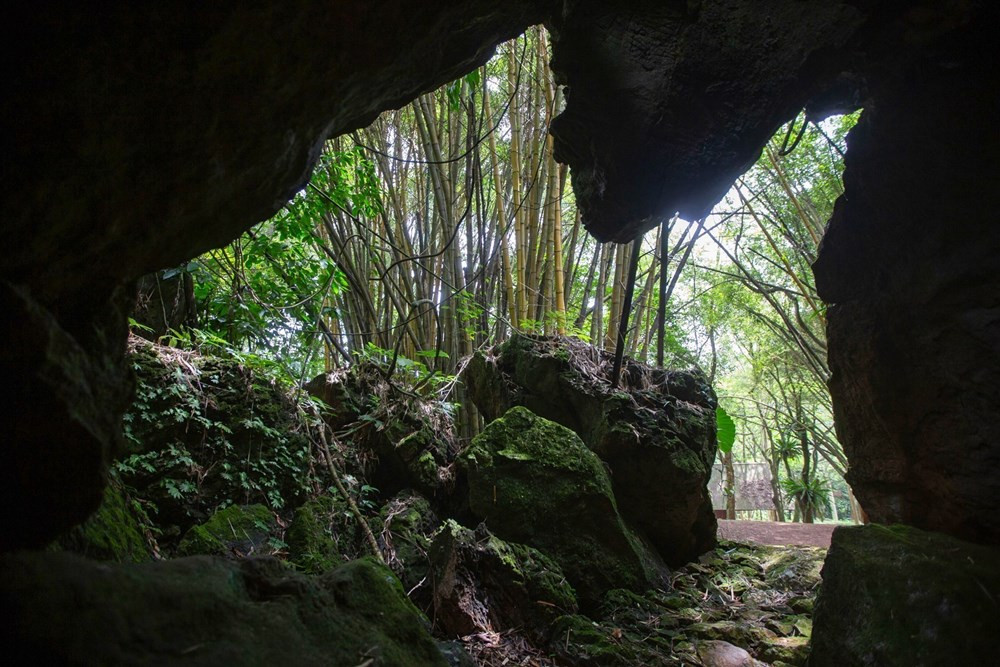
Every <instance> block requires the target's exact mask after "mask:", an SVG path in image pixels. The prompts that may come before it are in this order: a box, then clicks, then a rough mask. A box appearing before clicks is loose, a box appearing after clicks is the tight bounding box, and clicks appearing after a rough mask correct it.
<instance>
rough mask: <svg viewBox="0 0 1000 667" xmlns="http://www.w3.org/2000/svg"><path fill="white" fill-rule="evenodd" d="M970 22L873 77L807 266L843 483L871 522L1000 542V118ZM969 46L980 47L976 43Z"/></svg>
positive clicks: (988, 53)
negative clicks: (819, 316) (820, 315)
mask: <svg viewBox="0 0 1000 667" xmlns="http://www.w3.org/2000/svg"><path fill="white" fill-rule="evenodd" d="M987 40H989V37H987V36H986V35H985V34H983V33H979V32H977V30H976V28H974V27H970V28H968V29H967V31H966V32H965V33H964V34H961V35H956V36H955V37H954V38H953V39H948V40H944V42H943V43H938V45H937V46H936V48H935V49H933V50H930V53H928V54H926V55H925V56H924V58H923V59H921V61H920V62H919V65H918V66H915V67H911V68H909V69H906V70H904V71H903V72H901V73H899V74H897V75H894V76H891V77H885V78H881V79H878V80H877V81H876V82H874V84H873V85H874V86H875V87H874V88H873V90H872V96H873V99H872V101H871V103H870V104H869V105H867V106H866V108H865V111H864V113H863V114H862V117H861V120H860V122H859V123H858V125H857V126H856V127H855V128H854V130H852V132H851V134H850V135H849V136H848V151H847V158H846V167H847V168H846V172H845V174H844V183H845V188H846V192H847V194H846V195H845V196H844V197H841V198H840V200H838V202H837V205H836V208H835V211H834V214H833V218H832V219H831V221H830V224H829V228H828V230H827V233H826V236H825V237H824V240H823V244H822V247H821V249H820V253H819V259H818V261H817V262H816V265H815V266H814V270H815V274H816V284H817V288H818V289H819V293H820V296H822V298H823V299H824V300H825V301H827V302H828V303H832V304H834V305H833V306H832V307H831V308H830V311H829V325H828V336H829V349H830V352H829V356H830V367H831V370H832V371H833V378H832V380H831V382H830V389H831V391H832V393H833V404H834V410H835V414H836V423H837V429H838V434H839V436H840V441H841V442H842V443H843V444H844V448H845V450H846V452H847V455H848V459H849V460H850V471H849V473H848V480H849V481H850V483H851V485H852V487H853V488H854V491H855V493H856V495H857V497H858V499H859V500H860V502H861V504H862V506H863V507H864V509H865V510H866V512H867V513H868V515H869V517H870V518H871V519H872V520H873V521H877V522H882V523H897V522H898V523H907V524H910V525H914V526H919V527H921V528H924V529H928V530H937V531H942V532H946V533H951V534H953V535H957V536H959V537H962V538H964V539H968V540H972V541H974V542H980V543H992V544H1000V513H998V512H997V510H996V508H997V499H998V498H1000V474H998V471H1000V439H998V438H997V433H998V432H1000V409H998V406H1000V226H998V225H997V211H998V210H1000V189H998V188H997V187H995V186H994V184H996V183H1000V162H998V160H997V156H998V155H1000V133H998V132H997V129H996V127H995V119H996V118H998V117H1000V98H998V97H997V95H996V90H997V87H996V85H995V84H994V85H984V82H983V80H982V72H983V70H982V64H983V63H984V62H987V61H990V60H991V59H992V58H995V50H996V49H995V48H993V47H986V46H983V45H984V44H986V42H987ZM977 45H978V46H977Z"/></svg>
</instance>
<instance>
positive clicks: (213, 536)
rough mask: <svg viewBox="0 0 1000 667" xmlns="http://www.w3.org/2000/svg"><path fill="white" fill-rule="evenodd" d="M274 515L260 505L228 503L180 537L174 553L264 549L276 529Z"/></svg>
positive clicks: (243, 552)
mask: <svg viewBox="0 0 1000 667" xmlns="http://www.w3.org/2000/svg"><path fill="white" fill-rule="evenodd" d="M276 527H277V526H276V523H275V521H274V515H272V514H271V510H269V509H268V508H267V507H265V506H263V505H247V506H240V505H230V506H229V507H227V508H225V509H221V510H219V511H217V512H216V513H215V514H213V515H212V517H211V518H210V519H209V520H208V521H206V522H205V523H203V524H201V525H199V526H195V527H193V528H191V529H190V530H189V531H188V532H187V533H186V534H185V535H184V537H183V538H182V539H181V542H180V545H178V547H177V555H179V556H193V555H196V554H206V555H212V556H226V557H233V556H247V555H252V554H255V553H256V554H260V552H261V550H262V548H263V549H266V544H267V539H268V537H270V536H271V535H272V534H273V533H274V532H275V530H276Z"/></svg>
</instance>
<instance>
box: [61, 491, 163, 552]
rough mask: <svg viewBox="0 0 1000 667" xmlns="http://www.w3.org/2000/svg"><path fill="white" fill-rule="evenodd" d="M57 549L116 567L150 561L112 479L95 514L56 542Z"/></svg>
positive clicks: (133, 516)
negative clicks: (115, 565) (116, 563)
mask: <svg viewBox="0 0 1000 667" xmlns="http://www.w3.org/2000/svg"><path fill="white" fill-rule="evenodd" d="M57 546H58V547H60V548H63V549H66V550H67V551H73V552H75V553H79V554H82V555H84V556H87V557H89V558H95V559H97V560H111V561H115V562H118V563H139V562H142V561H145V560H149V558H150V557H151V551H150V547H149V544H148V543H147V541H146V538H145V536H144V531H143V528H142V525H141V523H140V522H139V519H138V518H137V516H136V514H135V512H134V511H133V509H132V507H131V506H130V505H129V500H128V498H127V496H126V494H125V491H124V490H123V489H122V487H121V484H120V483H119V482H117V481H116V480H114V479H111V480H109V481H108V484H107V486H105V487H104V497H103V500H102V501H101V505H100V507H98V509H97V511H96V512H94V514H92V515H91V516H90V518H88V519H87V520H86V521H85V522H84V523H82V524H81V525H79V526H77V527H76V528H73V529H72V530H70V531H69V532H68V533H66V534H65V535H63V536H62V537H61V538H59V539H58V540H57Z"/></svg>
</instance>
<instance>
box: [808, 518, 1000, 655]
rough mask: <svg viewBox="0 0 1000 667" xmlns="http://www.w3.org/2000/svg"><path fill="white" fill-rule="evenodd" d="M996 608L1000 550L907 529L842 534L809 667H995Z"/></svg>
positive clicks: (831, 560) (828, 567)
mask: <svg viewBox="0 0 1000 667" xmlns="http://www.w3.org/2000/svg"><path fill="white" fill-rule="evenodd" d="M998 603H1000V551H997V550H996V549H993V548H990V547H983V546H979V545H975V544H970V543H968V542H963V541H962V540H958V539H955V538H953V537H949V536H947V535H940V534H936V533H930V532H924V531H921V530H918V529H916V528H910V527H907V526H880V525H876V524H872V525H868V526H856V527H847V528H838V529H837V530H836V531H835V532H834V534H833V545H832V546H831V547H830V552H829V554H828V555H827V558H826V563H825V564H824V565H823V589H822V595H821V596H820V598H819V603H818V604H817V606H816V618H815V623H814V630H813V641H812V652H811V657H810V659H809V665H810V666H811V667H826V666H828V665H829V666H830V667H833V666H836V667H862V666H865V667H869V666H870V667H875V666H876V665H878V666H880V667H881V666H882V665H984V664H988V663H990V662H993V660H992V659H991V658H990V657H989V656H991V655H994V654H995V652H996V649H995V644H996V637H997V613H998V611H1000V608H998Z"/></svg>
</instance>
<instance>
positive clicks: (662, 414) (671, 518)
mask: <svg viewBox="0 0 1000 667" xmlns="http://www.w3.org/2000/svg"><path fill="white" fill-rule="evenodd" d="M611 361H612V355H610V354H608V353H606V352H600V351H598V350H597V349H595V348H593V347H591V346H590V345H587V344H585V343H582V342H580V341H576V340H572V339H569V338H544V337H537V336H516V337H514V338H512V339H510V340H509V341H507V342H506V343H504V344H503V345H499V346H497V347H496V348H494V349H492V350H490V351H487V352H482V353H477V354H476V356H475V357H473V359H472V361H471V362H470V363H469V366H468V369H467V371H466V375H465V378H466V382H467V384H468V385H469V391H470V394H471V395H472V397H473V400H474V401H475V403H476V406H477V407H478V408H479V410H480V412H482V414H483V416H484V417H485V418H486V419H487V420H490V419H495V418H497V417H499V416H500V415H502V414H503V413H504V412H506V411H507V410H508V409H509V408H511V407H513V406H517V405H520V406H524V407H526V408H528V409H529V410H531V411H532V412H534V413H536V414H538V415H540V416H542V417H545V418H546V419H551V420H552V421H554V422H557V423H559V424H562V425H563V426H565V427H567V428H569V429H571V430H572V431H574V432H575V433H577V434H578V435H579V436H580V438H581V439H582V440H583V441H584V442H585V443H586V445H587V446H588V447H589V448H590V449H591V450H592V451H594V453H596V454H597V455H598V456H599V457H600V458H601V460H602V461H604V463H606V464H607V466H608V468H609V470H610V473H611V481H612V484H613V486H614V493H615V497H616V498H617V501H618V507H619V510H620V511H621V513H622V516H623V517H624V518H625V520H626V521H628V522H629V523H630V524H631V525H633V526H635V527H636V528H638V530H639V531H640V532H641V533H642V534H643V535H644V536H645V537H646V538H647V539H648V540H649V541H650V543H651V544H652V545H653V546H654V547H655V548H656V550H657V551H658V552H659V553H660V555H661V556H662V557H663V558H664V560H665V561H666V562H667V563H668V564H669V565H671V566H677V565H681V564H683V563H686V562H687V561H689V560H691V559H693V558H695V557H697V556H698V554H701V553H703V552H705V551H706V550H708V549H710V548H711V547H712V545H713V544H714V541H715V529H716V520H715V515H714V514H713V513H712V504H711V498H710V497H709V495H708V491H707V490H706V484H707V481H708V476H709V475H710V473H711V468H712V462H713V461H714V460H715V450H716V439H715V428H716V426H715V424H716V422H715V408H716V399H715V392H714V391H712V388H711V387H709V386H708V383H707V381H706V380H705V378H704V376H703V375H702V374H701V373H700V372H697V371H664V370H657V369H654V368H651V367H649V366H645V365H643V364H638V363H635V362H633V361H631V360H627V363H626V365H625V367H624V371H623V381H622V387H621V389H619V390H612V388H611V384H610V382H609V381H608V380H607V378H608V377H609V376H610V371H611Z"/></svg>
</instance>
